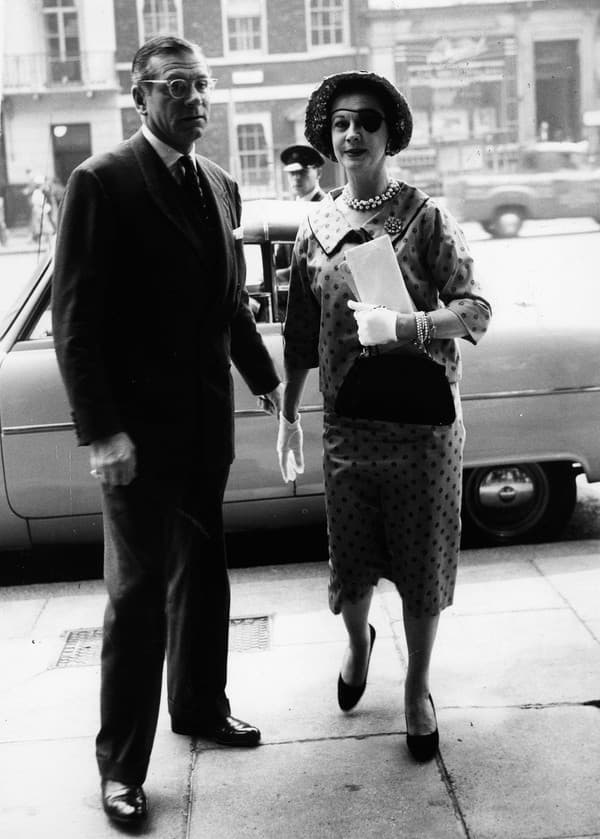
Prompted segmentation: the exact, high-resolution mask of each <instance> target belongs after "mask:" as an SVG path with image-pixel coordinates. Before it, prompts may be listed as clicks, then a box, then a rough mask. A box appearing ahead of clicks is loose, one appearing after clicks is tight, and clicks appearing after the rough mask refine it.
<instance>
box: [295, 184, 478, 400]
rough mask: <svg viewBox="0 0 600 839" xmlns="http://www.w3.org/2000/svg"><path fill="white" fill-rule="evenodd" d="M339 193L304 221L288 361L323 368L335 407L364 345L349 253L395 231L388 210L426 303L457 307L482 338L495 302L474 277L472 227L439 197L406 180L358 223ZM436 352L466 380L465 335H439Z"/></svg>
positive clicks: (421, 304)
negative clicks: (468, 236)
mask: <svg viewBox="0 0 600 839" xmlns="http://www.w3.org/2000/svg"><path fill="white" fill-rule="evenodd" d="M339 193H340V190H339V189H337V190H333V191H332V192H330V193H328V195H327V197H326V198H325V199H324V200H323V201H321V202H319V203H318V204H316V205H315V207H314V209H313V208H311V209H310V210H309V214H308V216H307V217H306V219H305V220H304V222H303V223H302V224H301V225H300V228H299V230H298V235H297V237H296V242H295V245H294V251H293V256H292V263H291V270H290V286H289V296H288V307H287V315H286V322H285V326H284V354H285V360H286V364H287V365H289V366H290V367H293V368H304V369H306V368H311V367H319V380H320V389H321V392H322V394H323V398H324V407H325V410H331V409H332V407H333V405H334V403H335V397H336V395H337V392H338V390H339V387H340V386H341V383H342V382H343V380H344V377H345V376H346V374H347V372H348V370H349V369H350V367H351V366H352V364H353V362H354V360H355V359H356V357H357V356H358V355H359V354H360V352H361V346H360V344H359V342H358V335H357V328H356V321H355V319H354V316H353V313H352V310H351V309H349V308H348V305H347V303H348V300H350V299H352V300H355V299H356V295H355V293H354V291H353V285H352V281H351V275H350V269H349V268H348V265H347V263H346V261H345V255H346V252H347V250H348V249H349V248H352V247H355V246H356V245H358V244H361V243H362V242H366V241H368V240H369V239H373V238H375V237H377V236H382V235H383V236H386V235H389V234H388V233H387V232H386V230H385V229H384V225H385V223H386V221H387V219H388V217H389V218H390V220H391V223H388V228H391V229H392V230H393V229H394V228H395V229H396V230H398V228H399V232H397V233H393V234H392V235H391V240H392V245H393V246H394V250H395V252H396V255H397V258H398V264H399V266H400V269H401V271H402V275H403V277H404V281H405V283H406V286H407V289H408V291H409V294H410V296H411V298H412V300H413V302H414V303H415V306H416V308H417V309H418V310H422V311H434V310H435V309H438V308H442V307H444V306H445V307H447V308H448V309H450V310H452V311H453V312H455V313H456V314H457V315H458V317H459V318H460V320H461V321H462V323H463V324H464V327H465V331H466V340H468V341H471V342H472V343H474V344H476V343H477V342H478V341H479V340H480V338H482V337H483V335H484V334H485V332H486V331H487V328H488V325H489V322H490V317H491V307H490V305H489V303H488V302H487V301H486V300H485V298H484V297H482V295H481V291H480V287H479V284H478V282H477V281H476V280H475V278H474V274H473V259H472V257H471V254H470V253H469V249H468V246H467V243H466V240H465V237H464V234H463V233H462V231H461V229H460V227H459V226H458V224H457V222H456V221H455V219H454V218H453V217H452V216H451V215H450V214H449V213H448V212H447V211H446V210H444V209H443V208H441V207H440V206H438V205H437V204H436V203H435V201H434V200H432V199H430V198H429V199H428V198H427V196H426V195H425V194H424V193H423V192H421V191H420V190H418V189H416V188H415V187H411V186H409V185H407V184H404V185H403V189H402V190H401V191H400V193H399V194H398V195H397V196H396V197H395V198H394V199H392V200H391V201H389V202H387V203H386V205H385V206H384V207H383V208H381V209H380V210H378V211H377V212H375V213H374V215H373V216H371V217H370V218H369V219H368V220H367V221H366V222H365V224H364V225H363V226H362V227H361V228H359V229H354V228H353V227H351V225H350V224H349V222H348V220H347V219H346V217H345V216H344V214H343V213H341V212H340V210H339V209H338V208H337V207H336V205H335V203H334V199H335V198H336V197H337V196H338V195H339ZM411 220H412V221H411ZM407 226H408V229H407ZM430 351H431V355H432V357H433V358H434V359H435V360H436V361H438V362H439V363H442V364H444V366H445V369H446V374H447V376H448V380H449V381H450V382H456V381H459V380H460V377H461V363H460V352H459V349H458V344H457V341H456V340H454V339H435V340H433V341H432V342H431V345H430Z"/></svg>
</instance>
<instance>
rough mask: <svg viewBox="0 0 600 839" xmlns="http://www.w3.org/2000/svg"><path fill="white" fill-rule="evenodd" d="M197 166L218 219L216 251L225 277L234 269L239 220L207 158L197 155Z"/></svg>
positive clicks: (213, 214)
mask: <svg viewBox="0 0 600 839" xmlns="http://www.w3.org/2000/svg"><path fill="white" fill-rule="evenodd" d="M195 158H196V168H197V170H198V176H199V179H200V186H201V187H202V190H203V191H204V196H205V199H206V201H207V203H208V207H209V210H210V212H211V214H212V217H213V218H214V219H215V221H216V225H217V230H216V243H215V244H216V252H217V254H218V258H219V260H220V261H221V264H222V266H223V273H224V276H225V277H230V276H231V272H232V270H233V254H234V247H235V242H234V238H233V232H232V231H233V229H234V228H235V227H236V226H237V220H236V219H235V218H234V217H233V213H234V209H233V208H232V207H231V198H230V197H229V196H228V195H227V194H226V192H225V190H224V188H223V183H222V180H221V179H220V178H219V177H218V176H217V174H216V172H215V171H214V170H213V169H212V168H211V167H210V166H207V165H206V159H205V158H202V157H199V156H198V155H195Z"/></svg>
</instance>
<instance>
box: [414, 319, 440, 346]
mask: <svg viewBox="0 0 600 839" xmlns="http://www.w3.org/2000/svg"><path fill="white" fill-rule="evenodd" d="M415 329H416V333H417V334H416V337H415V344H416V345H417V346H418V347H419V349H422V350H423V349H425V347H426V346H427V345H428V344H429V343H430V342H431V340H432V339H433V338H434V337H435V331H436V330H435V324H434V323H433V320H432V318H431V315H430V314H429V313H428V312H415Z"/></svg>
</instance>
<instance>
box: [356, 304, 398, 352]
mask: <svg viewBox="0 0 600 839" xmlns="http://www.w3.org/2000/svg"><path fill="white" fill-rule="evenodd" d="M348 306H349V307H350V308H351V309H352V310H353V311H354V318H355V320H356V323H357V325H358V340H359V341H360V343H361V344H362V345H363V347H373V346H375V345H376V344H387V343H389V342H390V341H396V340H397V338H396V314H397V313H396V312H394V311H392V309H386V308H385V306H374V305H373V304H372V303H358V302H356V300H348Z"/></svg>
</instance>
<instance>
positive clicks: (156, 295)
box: [53, 131, 279, 471]
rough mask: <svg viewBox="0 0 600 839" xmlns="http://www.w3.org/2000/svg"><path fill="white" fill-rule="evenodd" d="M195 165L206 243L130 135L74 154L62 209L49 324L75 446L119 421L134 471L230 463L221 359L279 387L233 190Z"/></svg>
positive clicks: (205, 163)
mask: <svg viewBox="0 0 600 839" xmlns="http://www.w3.org/2000/svg"><path fill="white" fill-rule="evenodd" d="M197 161H198V163H199V166H200V172H201V175H200V180H201V184H202V187H203V191H204V193H205V195H206V197H207V200H208V202H209V206H210V207H211V209H212V214H213V216H214V219H215V220H216V228H215V229H214V230H213V232H212V233H211V234H210V246H209V247H208V248H207V241H206V237H204V238H203V236H202V232H201V230H199V225H197V224H196V225H195V224H193V223H192V222H191V221H190V218H191V216H190V214H189V212H187V209H186V207H185V206H184V202H183V200H182V190H181V187H179V185H178V184H177V183H176V181H175V180H174V179H173V177H172V175H171V174H170V173H169V172H168V170H167V168H166V166H165V165H164V163H163V162H162V161H161V160H160V158H159V157H158V155H157V154H156V152H155V151H154V150H153V148H152V147H151V145H150V144H149V143H148V142H147V140H146V139H145V138H144V136H143V134H142V133H141V131H139V132H138V133H137V134H135V135H134V136H133V137H132V138H131V139H130V140H128V141H126V142H124V143H122V144H121V145H120V146H118V147H117V148H116V149H115V150H114V151H113V152H110V153H107V154H102V155H97V156H94V157H91V158H89V159H88V160H87V161H85V162H84V163H82V164H81V165H80V166H79V167H78V168H77V169H76V170H75V171H74V172H73V174H72V175H71V177H70V179H69V182H68V185H67V189H66V193H65V197H64V200H63V204H62V207H63V211H62V218H61V223H60V226H59V230H58V235H57V244H56V259H55V270H54V280H53V321H54V327H53V328H54V336H55V345H56V353H57V357H58V362H59V365H60V368H61V372H62V375H63V378H64V381H65V384H66V388H67V392H68V396H69V400H70V403H71V406H72V410H73V416H74V419H75V424H76V429H77V434H78V438H79V442H80V443H81V444H86V443H89V442H91V441H93V440H97V439H100V438H103V437H106V436H108V435H110V434H113V433H115V432H118V431H122V430H124V431H126V432H128V433H129V435H130V436H131V437H132V439H133V441H134V443H135V444H136V446H137V449H138V454H139V463H140V467H141V468H143V467H144V463H151V464H152V465H153V467H154V468H156V469H158V470H167V471H170V470H175V471H179V468H180V467H183V468H186V467H189V466H190V465H192V464H194V465H198V466H203V467H207V468H220V467H222V466H226V465H227V464H229V463H231V461H232V459H233V456H234V444H233V442H234V429H233V388H232V380H231V375H230V361H231V359H232V360H233V362H234V363H235V364H236V366H237V367H238V369H239V370H240V373H241V374H242V376H243V377H244V379H245V381H246V383H247V384H248V386H249V388H250V389H251V391H252V392H253V393H255V394H261V393H267V392H269V391H271V390H273V389H274V388H275V387H276V386H277V384H278V382H279V378H278V376H277V373H276V371H275V369H274V366H273V363H272V361H271V358H270V356H269V354H268V352H267V350H266V348H265V347H264V345H263V343H262V340H261V338H260V335H259V334H258V332H257V329H256V324H255V322H254V318H253V316H252V313H251V311H250V309H249V307H248V304H247V299H248V298H247V294H246V292H245V290H244V282H245V264H244V259H243V248H242V242H241V240H240V239H239V238H234V235H233V230H234V229H235V228H238V227H239V226H240V214H241V201H240V196H239V192H238V189H237V185H236V184H235V182H234V181H233V180H232V179H231V178H230V177H229V175H228V174H227V173H226V172H224V171H223V170H222V169H221V168H219V167H218V166H217V165H216V164H214V163H212V162H211V161H210V160H208V159H206V158H203V157H199V156H198V157H197Z"/></svg>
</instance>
